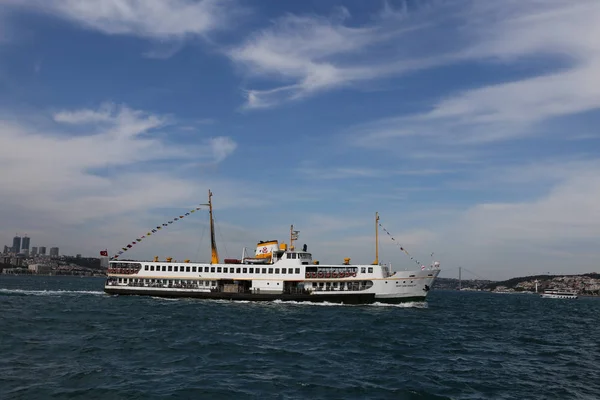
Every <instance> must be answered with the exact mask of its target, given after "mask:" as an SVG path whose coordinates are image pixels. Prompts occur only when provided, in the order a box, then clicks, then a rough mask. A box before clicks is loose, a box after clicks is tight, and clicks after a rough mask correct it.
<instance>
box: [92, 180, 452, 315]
mask: <svg viewBox="0 0 600 400" xmlns="http://www.w3.org/2000/svg"><path fill="white" fill-rule="evenodd" d="M207 205H208V206H209V210H210V211H209V215H210V229H211V250H212V259H211V262H210V263H191V262H189V261H188V260H186V261H184V262H172V260H171V259H170V258H167V259H166V260H165V261H159V260H158V257H155V258H154V260H153V261H124V260H123V261H121V260H118V261H117V260H112V261H110V263H109V268H108V277H107V280H106V283H105V286H104V291H105V292H106V293H109V294H118V295H143V296H158V297H196V298H204V299H224V300H253V301H273V300H283V301H309V302H330V303H343V304H367V303H374V302H382V303H400V302H406V301H424V300H425V299H426V297H427V294H428V293H429V290H430V288H431V287H432V285H433V283H434V281H435V279H436V278H437V276H438V275H439V273H440V268H439V267H440V264H439V263H438V262H434V263H433V264H432V265H431V266H429V267H428V268H421V269H418V270H414V271H395V272H393V271H391V270H390V268H389V267H388V266H385V265H381V264H379V262H378V257H377V255H378V254H377V253H378V247H377V242H378V239H377V235H378V227H377V223H378V220H379V217H378V216H377V215H376V221H375V228H376V231H375V232H376V235H375V236H376V239H375V242H376V258H375V262H374V263H373V264H368V265H353V264H350V259H349V258H346V259H344V263H343V264H339V265H320V264H319V263H318V261H313V258H312V254H311V253H309V252H308V251H307V247H306V245H304V246H303V249H302V250H296V249H295V246H294V241H295V240H297V235H298V231H294V230H293V226H292V227H291V229H290V246H289V247H288V246H287V244H286V243H281V244H280V243H279V242H278V241H277V240H270V241H266V242H263V241H261V242H259V243H258V244H257V246H256V250H255V253H254V255H253V256H252V257H246V256H245V252H244V256H243V257H242V258H241V259H225V262H224V263H220V262H219V256H218V252H217V246H216V242H215V232H214V221H213V213H212V193H211V192H210V191H209V196H208V204H207Z"/></svg>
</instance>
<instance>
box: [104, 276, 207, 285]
mask: <svg viewBox="0 0 600 400" xmlns="http://www.w3.org/2000/svg"><path fill="white" fill-rule="evenodd" d="M115 281H116V282H118V283H128V284H138V283H141V284H146V285H151V284H164V285H185V286H198V287H200V286H207V287H208V286H210V287H216V286H217V281H190V280H182V279H128V278H118V279H115V280H113V282H115Z"/></svg>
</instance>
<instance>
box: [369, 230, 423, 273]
mask: <svg viewBox="0 0 600 400" xmlns="http://www.w3.org/2000/svg"><path fill="white" fill-rule="evenodd" d="M379 227H380V228H381V229H382V230H383V231H384V232H385V233H387V235H388V236H389V237H390V238H391V239H392V241H393V242H394V243H396V244H397V245H398V247H400V250H402V251H403V252H404V254H406V255H407V256H409V257H410V259H411V260H413V261H414V262H415V263H416V264H417V265H421V262H420V261H419V260H417V259H416V258H414V257H413V256H411V255H410V253H409V252H408V251H406V250H405V249H404V247H403V246H402V245H401V244H400V243H398V242H397V241H396V239H395V238H394V237H393V236H392V234H391V233H389V232H388V230H387V229H385V228H384V227H383V225H381V223H379ZM431 254H433V253H431ZM422 269H423V268H422Z"/></svg>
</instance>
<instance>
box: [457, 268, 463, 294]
mask: <svg viewBox="0 0 600 400" xmlns="http://www.w3.org/2000/svg"><path fill="white" fill-rule="evenodd" d="M458 290H462V267H458Z"/></svg>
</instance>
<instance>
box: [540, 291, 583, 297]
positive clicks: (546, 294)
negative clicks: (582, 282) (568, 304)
mask: <svg viewBox="0 0 600 400" xmlns="http://www.w3.org/2000/svg"><path fill="white" fill-rule="evenodd" d="M541 297H544V298H546V299H576V298H577V293H576V292H574V291H572V290H560V289H548V290H545V291H544V293H542V294H541Z"/></svg>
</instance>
